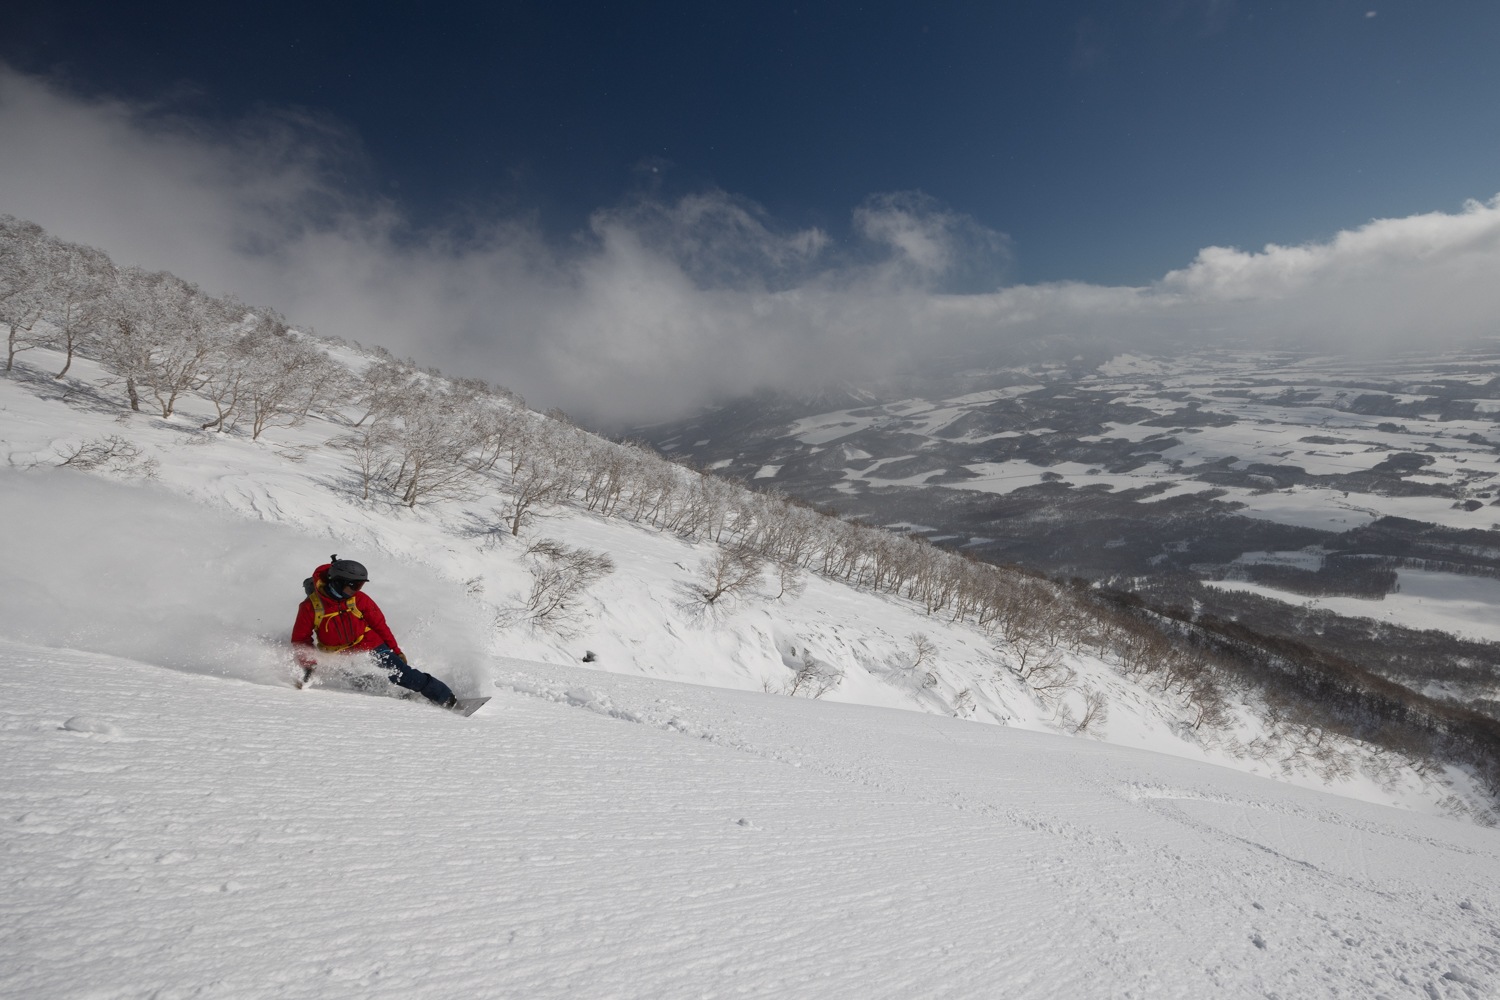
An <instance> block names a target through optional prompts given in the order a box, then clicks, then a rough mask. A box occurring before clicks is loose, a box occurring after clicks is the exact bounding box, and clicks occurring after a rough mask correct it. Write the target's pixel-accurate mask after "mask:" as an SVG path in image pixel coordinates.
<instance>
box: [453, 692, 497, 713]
mask: <svg viewBox="0 0 1500 1000" xmlns="http://www.w3.org/2000/svg"><path fill="white" fill-rule="evenodd" d="M489 700H490V699H489V697H488V696H486V697H483V698H460V699H458V700H457V701H455V702H454V703H453V705H452V707H450V708H449V709H448V711H450V712H457V713H458V714H459V715H463V716H470V715H473V714H474V713H475V712H477V711H479V710H480V709H481V708H483V707H484V706H485V703H486V702H488V701H489Z"/></svg>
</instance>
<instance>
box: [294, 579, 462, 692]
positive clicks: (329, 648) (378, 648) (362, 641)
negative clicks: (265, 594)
mask: <svg viewBox="0 0 1500 1000" xmlns="http://www.w3.org/2000/svg"><path fill="white" fill-rule="evenodd" d="M369 582H370V574H369V573H368V572H367V571H366V570H365V567H364V566H363V565H362V564H360V563H357V562H355V561H354V560H353V559H340V558H339V557H338V556H336V555H335V556H333V557H331V558H330V559H329V561H328V562H327V563H325V564H324V565H322V566H319V567H318V568H317V569H315V570H313V575H312V576H311V577H309V578H308V579H307V580H305V581H303V584H302V588H303V590H305V591H306V592H307V599H306V600H305V601H303V602H302V604H301V606H300V607H298V608H297V624H295V625H294V626H292V644H293V645H294V646H297V647H302V646H314V647H316V648H317V649H320V650H322V651H323V652H325V653H366V652H367V653H369V654H370V659H372V660H374V661H375V663H376V664H377V665H378V666H380V667H381V668H382V669H383V670H386V671H387V672H388V673H389V675H390V679H391V683H393V684H399V685H400V686H401V687H404V688H406V689H407V690H409V691H415V692H417V693H418V694H420V695H422V696H424V697H425V698H427V699H428V700H429V701H431V702H433V703H434V704H437V705H441V706H442V707H443V708H453V707H454V705H455V704H456V702H457V699H456V698H455V697H454V696H453V692H452V690H450V689H449V687H448V685H446V684H444V683H443V682H442V681H440V680H438V679H437V678H436V677H433V676H432V675H431V674H424V673H423V672H422V671H420V670H418V669H416V668H415V667H413V666H412V665H411V664H409V663H407V662H406V656H405V655H404V654H403V653H402V652H401V646H400V645H399V644H398V643H397V642H396V637H395V636H394V635H392V634H391V630H390V627H389V626H388V625H386V623H385V615H383V614H381V613H380V608H379V606H378V605H376V603H375V602H374V601H373V600H371V598H370V596H369V595H368V594H366V593H365V592H364V585H365V584H366V583H369ZM296 656H297V663H298V665H299V666H301V667H302V670H303V674H302V683H303V684H305V683H307V680H308V678H310V677H312V674H313V670H314V669H316V667H317V665H318V661H317V660H316V659H315V658H314V657H313V655H312V654H311V653H308V652H304V651H303V650H302V649H300V648H299V649H298V650H297V653H296ZM298 687H301V684H299V685H298Z"/></svg>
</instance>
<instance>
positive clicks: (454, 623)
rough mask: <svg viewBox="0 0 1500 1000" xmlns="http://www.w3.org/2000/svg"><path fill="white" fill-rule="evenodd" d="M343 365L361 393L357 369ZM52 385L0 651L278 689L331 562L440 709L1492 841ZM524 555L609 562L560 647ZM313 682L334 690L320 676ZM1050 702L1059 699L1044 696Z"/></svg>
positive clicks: (940, 652)
mask: <svg viewBox="0 0 1500 1000" xmlns="http://www.w3.org/2000/svg"><path fill="white" fill-rule="evenodd" d="M340 357H341V360H342V361H343V363H345V364H347V365H350V366H353V367H356V368H357V367H359V366H360V365H362V364H367V363H368V360H369V359H368V358H367V357H364V356H361V355H359V354H358V353H357V352H354V351H349V350H343V351H342V352H341V354H340ZM48 360H49V359H48V357H47V355H46V354H45V352H40V351H39V352H36V353H35V354H34V355H32V356H31V362H33V364H26V363H23V364H22V365H20V366H18V368H17V372H16V374H17V377H16V378H12V379H8V380H5V381H3V382H0V394H3V395H0V406H3V407H4V409H3V411H0V412H3V414H4V423H3V427H4V430H3V438H4V448H5V454H6V458H7V463H8V465H9V466H10V468H9V469H6V470H4V471H0V477H3V482H4V488H5V493H6V495H7V497H8V500H7V504H6V506H7V521H8V522H9V523H11V524H14V525H18V526H22V529H23V530H22V532H21V533H19V534H18V536H17V537H16V538H15V539H14V540H13V542H12V545H11V547H10V550H9V552H8V566H9V568H10V572H11V575H10V576H9V578H8V583H7V585H6V586H5V588H4V590H5V594H4V596H5V600H4V601H3V609H0V637H7V638H11V639H14V640H18V641H22V642H28V643H35V644H41V645H49V646H56V647H60V648H68V649H76V650H87V651H90V652H97V653H107V654H111V655H121V656H126V657H129V658H132V659H135V660H140V661H144V662H149V663H157V664H161V665H165V666H171V667H174V668H177V669H181V670H186V671H191V672H197V673H206V674H211V675H215V676H230V677H236V678H241V679H245V680H252V681H256V682H258V683H262V684H268V685H277V686H284V685H286V684H288V683H289V681H290V678H291V676H292V673H293V670H292V668H291V665H290V660H289V653H288V647H287V644H286V642H285V639H286V637H287V635H288V634H289V631H290V626H291V620H292V616H293V611H294V609H295V606H296V604H297V602H298V601H300V600H301V580H302V579H303V578H304V577H305V576H306V575H307V574H308V573H309V572H311V570H312V568H313V567H314V566H315V565H317V564H318V563H320V562H322V561H324V560H325V559H326V557H327V555H328V554H329V553H331V552H338V553H341V554H342V555H344V556H346V557H350V558H358V559H360V560H361V561H363V562H365V563H366V564H367V565H369V566H370V567H371V570H372V574H373V576H374V583H373V584H372V586H371V588H370V591H369V592H370V593H371V594H372V595H373V596H375V597H376V598H377V599H378V600H379V602H380V603H381V605H382V607H383V608H384V610H385V612H386V614H387V616H388V617H389V618H390V619H391V620H392V622H393V623H394V626H395V628H396V631H397V635H398V637H399V638H400V639H401V641H402V645H403V647H404V648H405V649H406V651H407V652H408V654H409V655H410V656H411V657H412V659H413V662H414V663H416V664H417V665H418V666H420V667H423V668H425V669H427V670H429V671H430V672H432V673H435V674H437V675H439V676H440V677H443V678H445V679H446V680H448V681H449V682H450V683H451V684H453V686H454V687H455V688H456V689H458V690H459V692H460V694H479V693H485V692H486V691H487V688H488V685H489V684H490V683H491V674H490V668H489V664H490V663H492V662H493V661H494V660H495V659H496V658H497V657H501V656H509V657H521V658H526V659H531V660H535V661H539V662H549V663H556V664H574V663H583V662H588V663H590V664H591V665H592V666H593V667H594V668H595V669H599V670H606V671H612V672H619V673H631V674H640V675H644V676H655V677H662V678H667V679H672V680H678V681H688V682H693V683H699V684H709V685H713V686H718V687H729V688H737V689H741V690H752V691H759V692H763V693H780V694H787V693H795V694H800V695H804V696H805V695H808V694H820V695H821V697H822V698H823V699H824V700H829V701H843V702H853V703H859V704H865V705H875V706H884V707H892V708H906V709H914V710H918V711H923V712H928V713H937V714H943V715H957V716H960V717H963V718H969V719H973V720H975V721H979V722H987V723H999V724H1003V725H1007V726H1012V727H1018V728H1024V729H1031V730H1039V731H1055V732H1064V733H1077V734H1079V735H1086V736H1091V737H1093V738H1097V739H1103V740H1106V741H1108V742H1111V743H1115V744H1119V745H1122V746H1131V747H1137V748H1144V749H1152V750H1158V751H1162V752H1166V753H1172V754H1176V755H1179V756H1185V757H1189V758H1192V759H1198V760H1207V761H1213V762H1216V763H1220V764H1225V765H1227V766H1232V767H1235V768H1239V769H1242V770H1248V771H1251V772H1258V773H1262V774H1265V775H1270V776H1276V777H1279V778H1282V779H1285V780H1290V781H1293V782H1297V783H1301V784H1305V785H1308V786H1312V787H1328V788H1331V789H1332V790H1335V791H1338V792H1339V793H1340V794H1344V795H1350V796H1354V797H1357V798H1363V799H1366V800H1369V801H1375V802H1382V803H1388V804H1398V805H1401V806H1404V807H1407V808H1412V809H1417V810H1420V811H1428V812H1437V813H1441V814H1453V815H1467V816H1479V817H1487V816H1488V810H1489V807H1490V806H1489V801H1488V799H1487V797H1486V796H1485V795H1484V794H1483V793H1482V792H1481V791H1480V790H1479V789H1478V788H1477V787H1476V786H1474V785H1473V783H1472V781H1471V780H1470V779H1469V777H1468V775H1467V774H1466V773H1465V772H1464V771H1462V770H1461V769H1459V768H1454V767H1449V768H1442V769H1420V768H1414V767H1412V766H1411V764H1410V762H1407V761H1404V760H1403V759H1402V758H1401V757H1400V756H1399V755H1395V754H1389V753H1383V752H1375V751H1374V750H1373V749H1371V748H1367V747H1364V746H1362V745H1360V744H1357V743H1352V742H1350V741H1347V740H1342V739H1338V738H1334V737H1331V736H1330V737H1328V738H1327V739H1326V740H1325V742H1324V743H1323V744H1322V745H1321V746H1320V747H1318V748H1315V749H1316V750H1317V751H1318V752H1309V751H1308V750H1307V748H1306V747H1304V746H1301V745H1299V744H1297V743H1296V741H1295V740H1292V741H1290V742H1284V741H1283V742H1277V741H1276V740H1272V741H1270V742H1274V743H1275V744H1276V745H1275V748H1274V749H1273V750H1270V751H1267V752H1262V753H1258V754H1252V753H1249V752H1247V750H1246V748H1247V747H1250V746H1264V745H1265V744H1266V743H1267V742H1268V741H1267V736H1268V734H1267V732H1266V730H1265V728H1264V721H1263V719H1262V717H1261V716H1260V715H1259V714H1258V713H1257V712H1255V711H1251V709H1252V708H1254V707H1255V706H1254V705H1249V704H1247V705H1240V706H1234V705H1229V706H1226V710H1225V712H1224V713H1223V716H1222V718H1220V719H1219V720H1218V721H1217V723H1216V725H1214V726H1207V727H1194V726H1193V725H1192V722H1193V720H1194V715H1195V713H1196V712H1198V711H1199V709H1197V708H1195V707H1194V706H1193V705H1191V704H1189V703H1188V702H1186V701H1184V699H1183V698H1182V696H1181V694H1180V692H1179V693H1177V694H1173V693H1171V692H1168V691H1165V690H1161V689H1159V688H1152V687H1148V686H1145V685H1143V684H1142V683H1141V682H1140V681H1139V679H1138V678H1131V677H1127V676H1123V675H1122V673H1121V671H1120V669H1119V667H1118V665H1114V664H1110V663H1107V662H1105V661H1103V660H1101V659H1099V658H1097V657H1096V656H1095V655H1093V654H1091V653H1089V652H1088V651H1087V650H1082V649H1079V648H1078V647H1073V648H1071V649H1064V648H1062V647H1060V646H1059V647H1056V648H1050V647H1049V648H1040V646H1041V644H1040V641H1039V640H1037V639H1035V637H1032V638H1029V639H1028V640H1027V641H1028V642H1030V643H1031V644H1032V646H1033V647H1037V648H1028V649H1027V650H1025V651H1024V652H1025V655H1026V656H1028V657H1030V661H1029V662H1028V664H1027V665H1028V666H1031V665H1034V664H1035V663H1036V662H1037V661H1038V660H1041V659H1042V658H1043V657H1049V658H1050V659H1049V660H1046V661H1044V662H1048V663H1052V664H1055V665H1056V667H1057V669H1056V671H1055V672H1054V673H1052V674H1036V673H1033V674H1032V676H1030V677H1029V678H1025V677H1023V675H1022V671H1020V670H1018V669H1017V666H1016V665H1017V663H1018V662H1020V658H1019V656H1016V655H1014V650H1013V649H1010V648H1009V647H1006V646H1005V644H1004V642H1003V641H1001V640H998V639H996V638H995V637H994V636H990V635H986V634H985V633H983V632H981V631H980V630H978V629H975V628H973V627H970V626H968V625H963V624H954V623H952V622H951V621H949V617H950V616H948V615H946V614H941V615H929V614H926V613H924V609H923V608H922V607H921V606H920V605H918V604H916V603H913V602H911V601H906V600H901V599H893V598H890V597H887V596H881V595H877V594H872V593H869V592H867V591H864V590H860V589H856V588H853V587H850V586H847V585H844V584H842V583H839V582H833V581H829V580H825V579H822V578H820V577H819V576H817V575H803V576H801V577H800V578H799V579H797V580H796V581H795V584H794V585H791V586H789V587H788V588H787V589H786V592H785V593H781V594H780V595H779V596H776V595H777V589H778V585H777V583H776V581H774V580H772V579H770V577H772V576H774V575H775V574H774V573H771V572H769V571H768V572H766V573H765V574H764V575H762V576H761V578H760V582H759V585H758V587H757V588H756V590H755V592H753V593H750V594H741V595H738V596H735V595H729V596H727V597H726V598H725V599H724V600H722V601H720V602H717V603H715V604H713V605H705V604H704V602H703V601H702V600H701V599H699V598H697V597H695V596H694V587H695V585H696V584H697V582H698V581H701V579H702V578H703V575H704V572H705V566H706V565H708V564H709V563H711V561H712V559H713V558H714V556H715V553H716V552H718V551H719V549H718V547H717V546H715V545H713V544H711V543H710V542H708V541H705V540H702V539H701V538H700V539H699V540H696V541H689V540H684V539H683V538H682V537H679V535H677V534H673V533H669V532H663V531H658V530H650V529H648V528H644V527H641V526H639V525H637V524H633V523H631V522H628V521H621V520H619V519H605V518H601V517H598V516H594V515H591V514H589V513H587V512H583V511H580V510H578V509H576V508H574V507H572V506H569V505H565V504H554V505H551V506H546V507H543V508H541V516H540V517H539V518H538V519H537V520H535V521H533V522H531V523H530V526H529V527H527V528H526V529H525V530H523V531H522V532H521V534H520V535H519V536H515V537H513V536H512V535H511V534H510V532H509V531H507V530H505V529H504V527H503V524H502V522H503V521H504V516H503V513H502V512H501V511H500V510H498V506H499V504H500V502H501V501H500V499H499V498H498V497H493V498H480V499H477V500H476V499H462V500H449V501H435V502H433V503H430V504H426V505H423V506H419V507H417V508H407V507H403V506H400V505H397V504H391V503H388V502H378V501H373V500H362V499H360V498H359V497H358V495H357V494H356V493H355V492H354V491H352V490H351V489H349V488H348V482H347V477H346V475H345V473H346V467H347V466H348V464H349V463H350V461H351V459H350V457H349V455H348V453H347V452H346V451H344V450H340V449H337V448H334V447H331V446H330V444H329V442H330V441H332V440H334V439H336V438H338V436H339V435H340V434H342V433H345V432H346V431H347V428H346V427H345V426H341V425H339V424H337V423H333V422H331V421H330V420H329V419H326V418H318V417H312V418H309V419H308V420H306V421H305V422H303V423H302V424H301V425H300V426H296V427H276V428H273V429H271V430H269V431H267V432H266V433H265V434H264V435H263V436H262V437H261V438H260V439H259V440H251V439H250V438H249V436H248V435H245V434H223V433H205V432H204V431H202V430H200V425H201V424H202V423H204V422H206V421H207V420H211V419H212V417H213V412H212V410H211V409H209V408H207V407H205V406H203V404H200V403H197V402H196V401H195V400H194V399H193V398H192V397H186V398H184V400H182V401H181V402H180V403H179V404H178V407H177V411H176V412H175V413H174V415H173V416H172V417H171V418H168V419H163V418H160V417H158V416H151V415H148V414H145V413H127V412H126V411H124V410H123V409H121V408H119V407H118V406H112V405H109V404H108V394H109V393H110V391H111V390H110V388H109V387H108V385H107V382H108V380H107V379H106V378H105V377H104V374H103V373H102V372H100V371H99V370H98V369H97V368H95V367H94V366H93V364H92V363H91V362H88V361H78V362H75V365H74V369H73V372H72V373H71V374H70V376H69V378H68V379H67V380H63V381H57V380H54V379H51V378H49V377H47V376H46V375H45V374H43V371H44V369H43V368H42V367H40V366H39V365H38V364H34V363H36V362H39V363H40V364H41V365H44V364H46V363H47V361H48ZM198 410H202V411H203V412H197V411H198ZM533 419H536V420H542V419H543V418H541V417H540V416H538V415H533ZM107 440H114V441H117V442H126V443H127V444H128V447H124V446H122V448H121V454H122V455H126V454H131V455H133V457H121V458H119V459H118V460H114V461H113V464H111V462H104V463H102V464H101V465H99V467H98V468H96V469H95V470H93V472H91V473H84V472H79V471H76V470H75V469H73V468H67V467H59V466H60V463H62V462H63V461H64V460H65V458H66V457H67V456H70V455H72V454H74V453H75V452H76V451H77V449H78V448H79V447H80V445H81V444H83V443H86V442H99V441H107ZM111 469H113V470H114V471H113V472H111V471H110V470H111ZM143 473H149V474H143ZM543 539H553V540H556V541H559V542H560V543H562V544H565V545H568V546H576V547H580V548H585V549H587V550H588V551H591V552H597V553H603V554H606V555H607V556H608V557H609V559H610V560H612V562H613V564H614V566H615V567H616V568H615V571H614V572H613V573H611V574H609V575H607V576H605V577H604V578H603V579H602V580H601V581H599V582H598V583H597V584H595V585H594V586H593V587H592V588H591V589H590V590H589V591H588V592H587V594H586V595H585V597H584V599H583V601H582V603H581V606H580V608H579V609H578V611H577V612H576V613H575V614H574V616H573V620H572V621H569V622H564V623H563V625H564V626H565V627H562V628H561V629H559V628H556V627H551V628H537V627H533V626H531V625H529V624H527V623H526V622H525V620H524V617H523V616H520V615H519V614H518V611H517V609H519V608H522V607H523V606H524V605H525V604H526V602H527V596H528V591H529V588H530V587H531V585H532V581H533V579H534V577H535V575H536V574H537V572H539V567H538V564H537V560H536V558H535V557H534V556H528V555H527V552H528V550H529V549H530V547H531V546H532V545H534V544H535V543H536V542H537V541H538V540H543ZM1018 641H1019V640H1018ZM1054 641H1057V642H1060V641H1061V640H1054ZM1007 654H1011V655H1009V657H1007ZM334 659H335V660H338V659H341V658H338V657H335V658H334ZM321 676H322V677H323V679H324V680H323V682H324V683H330V684H337V683H339V681H338V680H337V679H336V678H335V675H334V672H333V671H332V670H331V669H330V670H328V671H324V672H323V674H322V675H321ZM1049 676H1050V677H1051V679H1052V681H1058V680H1059V679H1063V678H1066V679H1067V683H1066V684H1063V683H1053V684H1052V686H1051V687H1048V686H1047V685H1046V683H1044V681H1045V680H1046V679H1047V678H1048V677H1049ZM1243 695H1244V697H1246V698H1247V699H1253V698H1254V697H1255V695H1254V693H1253V692H1243ZM1091 709H1092V710H1093V717H1092V718H1090V717H1089V713H1090V711H1091ZM1085 723H1087V724H1086V725H1085ZM1320 738H1322V737H1321V734H1320ZM1278 739H1279V737H1278ZM1256 741H1260V742H1259V743H1258V744H1257V742H1256ZM1329 753H1331V754H1332V756H1331V757H1330V756H1329Z"/></svg>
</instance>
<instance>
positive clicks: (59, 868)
mask: <svg viewBox="0 0 1500 1000" xmlns="http://www.w3.org/2000/svg"><path fill="white" fill-rule="evenodd" d="M0 662H4V664H5V667H4V668H3V671H0V748H3V755H4V760H5V761H6V767H5V769H4V770H3V772H0V887H3V890H4V891H3V893H0V996H4V997H18V998H19V997H26V998H37V1000H43V998H62V997H67V998H90V1000H104V998H111V1000H113V998H133V997H154V998H160V1000H168V998H176V997H414V998H428V997H518V998H520V997H526V998H544V997H559V998H562V997H620V998H636V997H639V998H663V997H674V998H675V997H738V996H759V997H820V998H822V997H851V998H855V997H858V998H886V997H888V998H923V997H933V998H936V997H1058V998H1062V997H1067V998H1090V997H1100V998H1103V997H1118V998H1164V997H1183V998H1189V997H1192V998H1201V997H1207V996H1212V997H1280V998H1282V1000H1291V998H1300V997H1350V998H1356V997H1357V998H1372V997H1391V998H1394V997H1421V998H1428V997H1439V998H1448V997H1454V998H1465V1000H1469V998H1481V997H1491V996H1494V995H1495V991H1496V989H1497V988H1500V905H1497V904H1500V900H1497V898H1496V897H1497V892H1496V888H1495V887H1496V885H1497V884H1500V883H1497V879H1496V876H1497V874H1500V864H1497V861H1500V837H1497V834H1496V833H1495V831H1492V830H1487V829H1483V828H1480V827H1476V826H1472V825H1466V824H1460V823H1454V822H1450V821H1446V820H1441V819H1436V818H1431V817H1425V816H1421V815H1417V814H1414V813H1408V812H1401V811H1397V810H1392V809H1387V808H1383V807H1379V806H1375V805H1369V804H1365V803H1360V802H1355V801H1351V800H1346V799H1334V798H1332V797H1329V796H1326V795H1322V794H1319V793H1317V792H1312V791H1307V790H1302V789H1297V788H1294V787H1290V786H1286V785H1282V784H1276V783H1272V782H1269V781H1264V780H1261V779H1256V778H1253V777H1250V776H1246V775H1242V774H1238V773H1233V772H1228V771H1224V770H1222V769H1218V768H1213V767H1210V766H1206V765H1201V764H1196V763H1193V762H1190V761H1185V760H1181V759H1178V758H1170V757H1165V756H1160V755H1155V754H1150V753H1145V752H1134V751H1129V750H1122V749H1121V748H1119V747H1108V746H1104V745H1101V744H1097V743H1092V742H1086V741H1081V740H1067V739H1063V738H1059V737H1052V736H1047V735H1042V734H1035V733H1027V732H1021V731H1016V730H1008V729H1004V728H1001V727H994V726H981V725H977V724H972V723H964V722H959V721H956V720H952V719H945V718H938V717H932V716H924V715H920V714H917V713H910V712H895V711H889V710H882V709H874V708H866V707H861V706H852V705H830V704H825V703H821V702H813V701H808V700H801V699H790V698H782V697H773V696H766V695H760V694H754V693H746V692H734V691H726V690H721V689H710V688H699V687H692V686H688V685H683V684H674V683H668V682H663V681H656V680H651V679H647V678H640V677H629V676H623V675H611V674H603V673H596V672H592V671H588V670H583V669H577V668H567V667H556V666H548V665H541V664H536V663H528V662H523V661H504V662H501V663H500V664H498V665H496V666H495V667H494V676H493V682H494V688H493V689H494V692H495V699H494V701H492V702H491V703H490V705H488V706H486V707H485V708H484V709H482V710H481V711H480V712H479V713H478V714H477V715H475V716H474V717H473V718H472V719H468V720H464V719H459V718H456V717H453V716H449V715H447V714H444V713H440V712H436V711H434V710H430V709H428V708H426V707H425V706H421V705H417V704H411V703H405V702H401V701H397V700H394V699H389V698H373V697H359V696H353V695H343V694H338V693H334V692H329V691H318V690H310V691H306V692H298V691H293V690H290V689H285V688H276V687H268V686H265V685H256V684H249V683H244V682H239V681H232V680H223V679H218V678H213V677H205V676H198V675H192V674H184V673H179V672H175V671H167V670H162V669H160V668H154V667H150V666H146V665H143V664H139V663H135V662H132V661H126V660H118V659H112V658H109V657H105V656H101V655H99V654H93V653H80V652H72V651H59V650H51V649H45V650H44V649H41V648H38V647H33V646H26V645H21V644H15V643H0Z"/></svg>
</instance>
